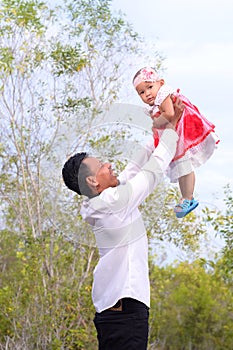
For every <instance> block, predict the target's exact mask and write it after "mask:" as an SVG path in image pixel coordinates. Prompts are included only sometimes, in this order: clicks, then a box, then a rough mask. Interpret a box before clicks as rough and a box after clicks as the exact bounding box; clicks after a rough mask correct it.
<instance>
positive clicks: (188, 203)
mask: <svg viewBox="0 0 233 350" xmlns="http://www.w3.org/2000/svg"><path fill="white" fill-rule="evenodd" d="M198 204H199V202H198V201H196V200H195V199H194V198H193V199H191V200H189V199H184V201H183V203H181V204H177V205H176V206H175V208H174V212H175V213H176V217H177V218H179V219H180V218H183V217H184V216H185V215H187V214H188V213H190V212H191V211H192V210H194V209H195V208H196V207H197V206H198Z"/></svg>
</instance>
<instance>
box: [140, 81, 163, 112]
mask: <svg viewBox="0 0 233 350" xmlns="http://www.w3.org/2000/svg"><path fill="white" fill-rule="evenodd" d="M163 84H164V80H163V79H161V80H158V81H155V82H154V83H152V82H146V81H142V82H141V83H140V84H138V86H137V87H136V90H137V93H138V95H139V96H140V97H141V99H142V101H143V102H144V103H146V104H148V105H150V106H153V104H154V101H155V98H156V96H157V93H158V91H159V89H160V87H161V86H162V85H163Z"/></svg>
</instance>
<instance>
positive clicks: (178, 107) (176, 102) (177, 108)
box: [171, 95, 185, 128]
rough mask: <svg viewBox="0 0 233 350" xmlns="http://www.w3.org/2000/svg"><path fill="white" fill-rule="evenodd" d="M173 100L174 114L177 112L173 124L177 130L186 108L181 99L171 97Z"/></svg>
mask: <svg viewBox="0 0 233 350" xmlns="http://www.w3.org/2000/svg"><path fill="white" fill-rule="evenodd" d="M171 100H172V103H173V107H174V112H175V115H174V118H172V121H171V124H172V126H173V127H174V128H175V127H176V124H177V122H178V121H179V119H180V118H181V116H182V114H183V111H184V108H185V106H184V104H183V102H182V100H181V99H180V98H179V97H176V96H174V95H171Z"/></svg>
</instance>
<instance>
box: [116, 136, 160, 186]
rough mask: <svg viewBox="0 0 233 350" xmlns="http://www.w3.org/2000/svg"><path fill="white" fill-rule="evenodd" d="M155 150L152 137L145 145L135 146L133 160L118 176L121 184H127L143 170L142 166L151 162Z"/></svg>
mask: <svg viewBox="0 0 233 350" xmlns="http://www.w3.org/2000/svg"><path fill="white" fill-rule="evenodd" d="M154 149H155V146H154V140H153V137H151V136H150V137H149V138H148V139H147V140H146V143H145V144H143V145H142V144H135V148H134V149H133V150H132V157H131V160H130V161H129V163H128V164H127V166H126V167H125V169H124V170H123V171H122V172H121V173H120V174H119V176H118V180H119V182H120V184H125V183H126V182H127V181H129V180H130V179H132V178H133V177H134V176H135V175H136V174H137V173H138V172H139V171H140V170H141V169H142V166H143V165H144V164H145V163H146V162H147V161H148V160H149V158H150V156H151V154H152V152H153V151H154Z"/></svg>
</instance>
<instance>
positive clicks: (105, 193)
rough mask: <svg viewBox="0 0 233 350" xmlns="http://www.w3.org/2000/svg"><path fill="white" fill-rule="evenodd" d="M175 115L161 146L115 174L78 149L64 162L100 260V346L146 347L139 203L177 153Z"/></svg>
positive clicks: (109, 349) (96, 290) (112, 349)
mask: <svg viewBox="0 0 233 350" xmlns="http://www.w3.org/2000/svg"><path fill="white" fill-rule="evenodd" d="M174 108H175V115H176V118H175V119H174V121H173V123H172V124H169V125H166V129H165V130H164V132H163V135H162V137H161V139H160V142H159V145H158V146H157V148H156V149H154V145H153V138H152V137H151V139H150V140H149V142H147V144H146V145H145V146H144V147H142V146H140V147H139V149H138V150H136V149H135V157H134V158H133V159H132V161H131V162H130V163H129V164H128V165H127V166H126V168H125V169H124V170H123V172H121V173H120V174H119V176H118V177H117V176H116V175H115V174H114V172H113V170H112V167H111V164H110V163H102V162H101V161H100V160H98V159H97V158H94V157H90V156H89V155H88V154H87V153H85V152H83V153H77V154H75V155H74V156H72V157H71V158H70V159H68V161H67V162H66V163H65V165H64V167H63V169H62V175H63V179H64V182H65V184H66V186H67V187H68V188H69V189H70V190H72V191H74V192H76V193H78V194H79V195H84V196H86V198H85V199H84V201H83V204H82V208H81V215H82V217H83V219H84V220H85V221H86V222H88V223H89V224H90V225H91V227H92V229H93V232H94V234H95V238H96V244H97V247H98V250H99V255H100V259H99V262H98V264H97V266H96V268H95V270H94V280H93V288H92V299H93V303H94V306H95V309H96V314H95V318H94V323H95V327H96V330H97V336H98V342H99V350H119V349H121V350H145V349H146V348H147V342H148V316H149V307H150V283H149V271H148V241H147V235H146V230H145V227H144V223H143V220H142V217H141V214H140V211H139V209H138V206H139V205H140V204H141V203H142V202H143V201H144V200H145V198H146V197H147V196H149V195H150V194H151V193H152V192H153V190H154V189H155V188H156V186H157V185H158V183H159V182H160V181H161V180H162V178H163V176H164V172H165V170H166V168H167V167H168V165H169V163H170V162H171V160H172V159H173V157H174V154H175V152H176V144H177V139H178V136H177V134H176V132H175V126H176V123H177V121H178V119H179V118H180V116H181V114H182V111H183V108H184V106H183V105H182V103H181V101H180V100H179V99H177V100H176V102H175V103H174Z"/></svg>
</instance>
